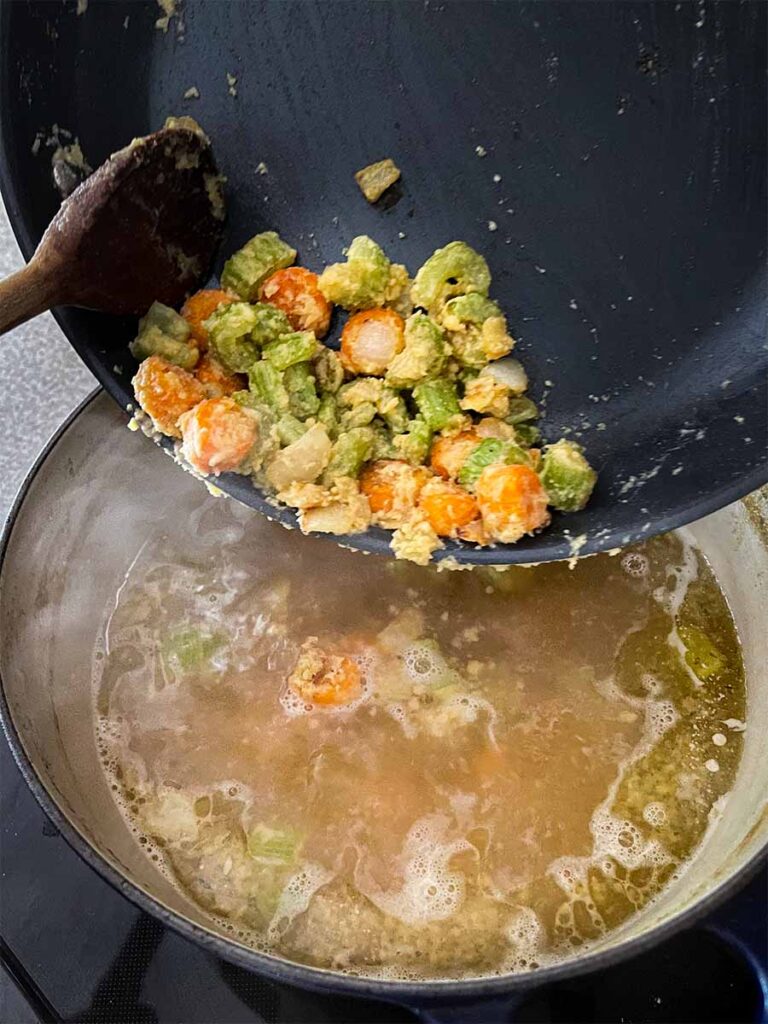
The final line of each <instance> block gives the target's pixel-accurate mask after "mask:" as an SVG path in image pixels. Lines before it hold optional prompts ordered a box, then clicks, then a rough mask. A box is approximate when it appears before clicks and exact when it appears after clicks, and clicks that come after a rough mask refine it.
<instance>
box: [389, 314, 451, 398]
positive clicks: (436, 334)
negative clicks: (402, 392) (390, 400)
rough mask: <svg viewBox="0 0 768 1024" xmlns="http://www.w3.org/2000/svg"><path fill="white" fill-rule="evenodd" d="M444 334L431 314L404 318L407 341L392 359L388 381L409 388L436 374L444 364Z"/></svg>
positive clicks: (397, 386) (390, 383) (445, 349)
mask: <svg viewBox="0 0 768 1024" xmlns="http://www.w3.org/2000/svg"><path fill="white" fill-rule="evenodd" d="M446 357H447V346H446V343H445V336H444V334H443V332H442V330H441V329H440V327H439V326H438V325H437V324H436V323H435V321H434V320H432V318H431V317H428V316H425V315H424V314H423V313H415V314H414V315H413V316H410V317H408V319H407V320H406V322H405V345H404V347H403V350H402V352H399V353H398V354H397V355H396V356H395V358H394V359H393V360H392V362H391V363H390V364H389V369H388V370H387V374H386V382H387V384H389V385H390V387H393V388H410V387H413V386H414V384H418V383H419V381H422V380H426V379H427V378H429V377H435V376H437V374H439V373H441V372H442V370H443V368H444V367H445V362H446Z"/></svg>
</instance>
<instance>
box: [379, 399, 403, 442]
mask: <svg viewBox="0 0 768 1024" xmlns="http://www.w3.org/2000/svg"><path fill="white" fill-rule="evenodd" d="M377 408H378V411H379V416H381V418H382V419H383V420H384V422H385V423H386V424H387V426H388V427H389V429H390V430H391V431H392V433H393V434H402V433H403V431H405V430H407V429H408V406H407V405H406V404H405V400H404V399H403V398H402V396H401V395H399V394H398V393H397V392H396V391H393V390H392V388H384V390H383V391H382V393H381V398H380V399H379V401H378V403H377Z"/></svg>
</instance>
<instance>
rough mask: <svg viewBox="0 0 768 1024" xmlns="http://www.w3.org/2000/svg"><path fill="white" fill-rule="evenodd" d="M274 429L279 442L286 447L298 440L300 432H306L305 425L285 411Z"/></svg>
mask: <svg viewBox="0 0 768 1024" xmlns="http://www.w3.org/2000/svg"><path fill="white" fill-rule="evenodd" d="M276 429H277V436H278V439H279V441H280V444H281V445H282V446H283V447H287V446H288V445H289V444H293V442H294V441H298V439H299V438H300V437H301V436H302V434H305V433H306V432H307V425H306V423H302V422H301V420H299V419H297V418H296V417H295V416H292V415H291V414H290V413H286V414H285V415H284V416H281V417H280V419H279V420H278V421H277V424H276Z"/></svg>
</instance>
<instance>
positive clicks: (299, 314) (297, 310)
mask: <svg viewBox="0 0 768 1024" xmlns="http://www.w3.org/2000/svg"><path fill="white" fill-rule="evenodd" d="M317 280H318V278H317V274H313V273H312V271H311V270H307V269H306V268H305V267H287V268H286V269H285V270H278V271H276V272H275V273H274V274H272V276H271V277H269V278H267V280H266V281H265V282H264V284H263V285H262V286H261V291H260V296H261V298H262V300H263V301H264V302H270V303H271V304H272V305H273V306H277V308H278V309H281V310H282V311H283V312H284V313H285V315H286V316H287V317H288V319H289V320H290V322H291V327H293V329H294V331H314V333H315V334H316V335H317V337H318V338H322V337H323V336H324V335H325V334H327V333H328V327H329V325H330V322H331V305H330V303H329V302H328V300H327V299H326V297H325V296H324V295H323V293H322V292H321V291H320V289H319V288H318V287H317Z"/></svg>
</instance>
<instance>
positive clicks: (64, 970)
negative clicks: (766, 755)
mask: <svg viewBox="0 0 768 1024" xmlns="http://www.w3.org/2000/svg"><path fill="white" fill-rule="evenodd" d="M0 829H1V831H0V870H1V873H2V875H1V877H2V883H1V884H2V889H1V890H0V898H1V900H2V902H1V903H0V932H1V933H2V946H1V947H0V954H1V956H0V960H1V963H0V1024H35V1022H37V1021H46V1022H47V1021H68V1022H77V1024H86V1022H102V1024H118V1022H120V1024H122V1022H126V1024H144V1022H147V1024H149V1022H161V1024H197V1022H200V1024H255V1022H269V1024H277V1022H296V1024H298V1022H301V1024H310V1022H325V1021H328V1022H331V1021H332V1022H339V1024H341V1022H343V1024H351V1022H357V1021H365V1022H366V1024H376V1022H380V1021H381V1022H383V1021H392V1022H401V1021H402V1022H405V1021H414V1020H417V1019H419V1018H418V1016H417V1014H416V1013H414V1012H411V1011H410V1010H407V1009H404V1008H401V1007H396V1006H391V1005H387V1004H384V1003H372V1002H370V1001H361V1000H357V999H355V1000H352V999H339V998H333V997H330V996H319V995H316V994H307V993H304V992H300V991H298V990H296V989H292V988H289V987H287V986H285V985H277V984H273V983H272V982H268V981H266V980H264V979H261V978H259V977H257V976H255V975H253V974H251V973H249V972H248V971H245V970H243V969H241V968H238V967H234V966H232V965H231V964H228V963H226V962H225V961H222V960H219V959H217V958H216V957H214V956H212V955H210V954H208V953H206V952H203V951H202V950H200V949H198V948H197V947H196V946H195V945H194V944H192V943H190V942H189V941H187V940H186V939H183V938H181V937H180V936H178V935H176V934H175V933H174V932H172V931H170V930H168V929H167V928H165V927H164V926H162V925H161V924H159V923H158V922H157V921H155V919H154V918H152V917H150V916H148V915H147V914H145V913H143V912H141V911H140V910H138V909H137V908H136V907H134V906H133V904H132V903H130V902H129V901H128V900H126V899H125V898H124V897H123V896H122V895H120V894H119V893H118V892H116V891H115V890H114V889H112V887H111V886H110V885H108V884H107V883H106V882H105V881H103V880H102V879H101V878H100V877H99V876H98V875H97V874H96V873H95V872H94V871H93V870H92V869H91V868H89V867H88V865H86V864H85V863H84V862H83V861H81V860H80V858H79V857H78V856H77V855H76V854H75V853H74V851H73V850H71V849H70V847H69V846H68V845H67V843H66V842H65V840H64V839H63V838H62V837H61V836H60V835H59V833H58V831H57V830H56V828H55V827H54V826H53V825H52V824H51V823H50V822H49V821H48V819H47V818H46V817H45V815H44V814H43V812H42V810H41V809H40V808H39V807H38V805H37V803H36V801H35V800H34V798H33V796H32V794H31V793H30V792H29V790H28V789H27V787H26V785H25V783H24V780H23V779H22V777H21V775H20V773H19V771H18V768H17V767H16V764H15V763H14V761H13V758H12V756H11V753H10V750H9V748H8V745H7V742H6V740H5V737H3V736H2V733H0ZM767 921H768V870H766V868H765V867H764V868H763V869H762V870H761V871H760V872H759V873H758V874H757V876H755V877H754V878H753V879H752V880H751V881H750V882H749V883H748V884H747V885H746V886H745V887H744V889H743V890H742V891H741V892H739V893H738V894H737V895H736V896H735V897H733V898H732V899H731V900H730V901H729V902H728V903H727V904H726V905H725V906H724V907H722V908H721V909H720V910H719V911H717V912H716V913H715V914H714V915H712V916H710V917H709V918H707V919H706V921H705V922H704V923H703V924H702V926H698V927H696V928H694V929H690V930H688V931H687V932H684V933H683V934H681V935H679V936H676V937H674V938H673V939H671V940H669V941H667V942H665V943H664V944H663V945H661V946H658V947H657V948H656V949H654V950H653V951H651V952H650V953H646V954H643V955H641V956H639V957H636V958H634V959H633V960H630V961H628V962H627V963H625V964H621V965H618V966H616V967H613V968H610V969H608V970H604V971H602V972H600V973H599V974H593V975H591V976H590V977H588V978H585V979H576V980H572V981H568V982H564V983H560V984H558V985H557V986H548V987H546V988H544V989H539V990H538V991H534V992H533V993H532V994H531V995H530V996H528V997H527V998H526V1000H525V1001H524V1002H523V1004H522V1005H519V1006H518V1007H517V1008H516V1010H515V1013H514V1020H516V1021H541V1022H545V1021H547V1022H548V1021H551V1022H555V1021H563V1022H564V1021H569V1022H574V1024H575V1022H578V1021H594V1022H598V1021H606V1022H607V1021H610V1022H620V1021H621V1022H626V1024H632V1022H638V1024H639V1022H649V1024H650V1022H665V1024H671V1022H678V1021H695V1022H699V1024H704V1022H720V1024H724V1022H728V1024H742V1022H747V1021H750V1022H752V1021H759V1020H761V1012H764V1000H765V995H766V993H765V992H763V991H761V989H760V983H759V980H758V972H757V971H756V970H755V969H754V965H755V964H756V963H757V964H762V965H764V966H768V927H767V925H766V922H767ZM722 928H726V929H728V930H729V931H730V932H731V933H732V934H733V935H735V936H736V937H737V938H738V939H739V941H740V942H741V943H742V945H743V948H744V949H745V950H746V951H747V955H743V954H741V953H739V952H736V951H735V949H734V946H733V945H728V944H726V943H725V942H724V941H723V939H722V937H721V936H720V935H719V934H718V933H717V931H716V929H722ZM761 1008H762V1010H761ZM469 1016H470V1014H469V1011H468V1013H467V1018H469ZM454 1019H457V1018H454ZM482 1019H483V1018H482V1016H478V1015H477V1014H475V1015H472V1020H473V1021H476V1022H477V1021H481V1020H482ZM510 1019H512V1018H510Z"/></svg>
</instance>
